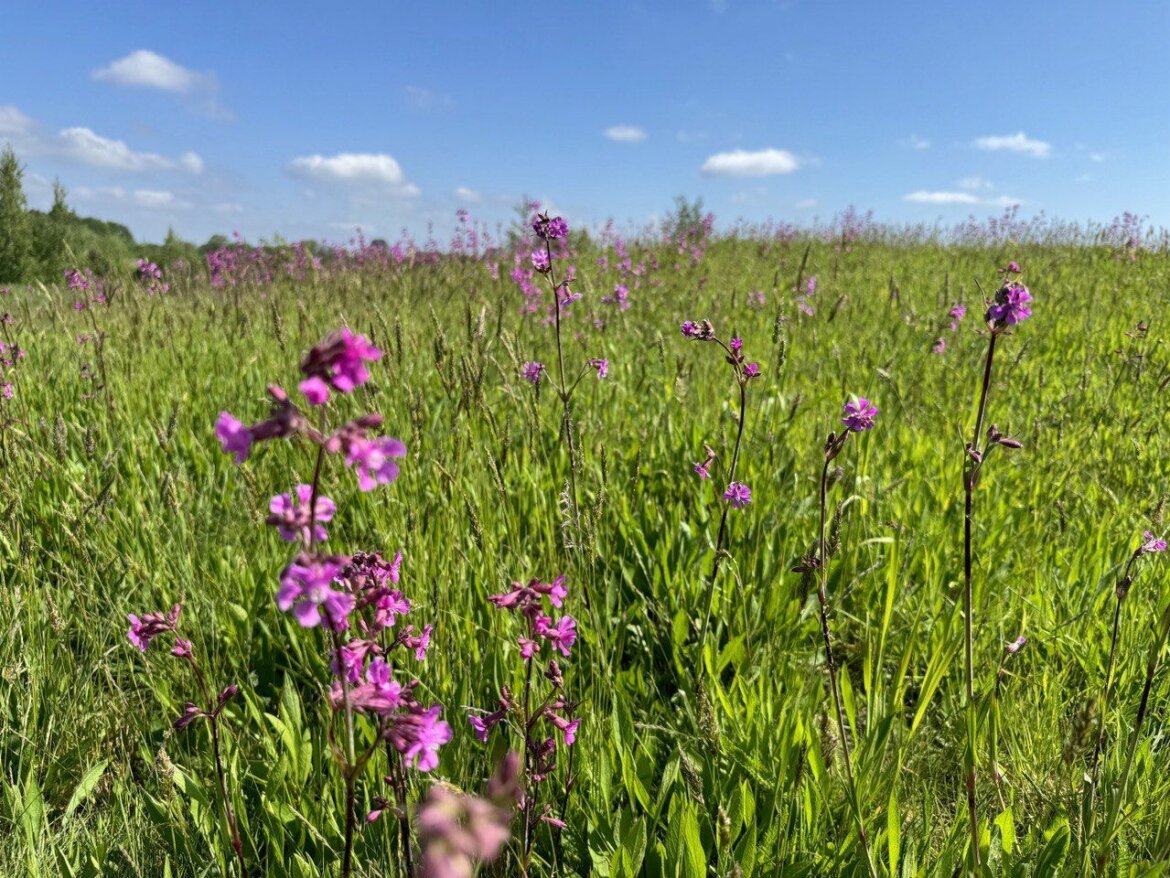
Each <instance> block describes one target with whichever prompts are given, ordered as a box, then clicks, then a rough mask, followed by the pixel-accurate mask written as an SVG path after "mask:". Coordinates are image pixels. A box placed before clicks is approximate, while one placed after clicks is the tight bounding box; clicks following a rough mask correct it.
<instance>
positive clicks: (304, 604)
mask: <svg viewBox="0 0 1170 878" xmlns="http://www.w3.org/2000/svg"><path fill="white" fill-rule="evenodd" d="M341 568H342V564H341V563H340V562H339V561H338V560H336V559H332V558H329V559H325V560H323V561H318V560H313V559H305V560H301V559H298V560H297V561H293V562H292V563H291V564H289V565H288V566H287V567H286V568H285V569H284V573H282V574H281V577H280V588H279V589H278V590H277V592H276V605H277V607H279V608H280V610H281V611H282V612H285V613H287V612H289V611H290V610H291V611H292V614H293V616H295V617H296V620H297V622H299V623H300V624H301V625H302V627H305V628H315V627H316V626H318V625H320V624H321V617H322V613H323V614H324V617H325V623H326V624H327V625H328V626H329V627H330V628H332V629H333V630H334V631H342V630H344V629H345V628H347V627H349V619H348V618H347V617H348V616H349V614H350V613H351V612H352V611H353V608H354V603H355V601H354V597H353V595H351V594H347V593H345V592H343V591H337V590H335V589H334V588H333V585H334V583H335V582H336V580H337V575H338V574H339V573H340V572H341Z"/></svg>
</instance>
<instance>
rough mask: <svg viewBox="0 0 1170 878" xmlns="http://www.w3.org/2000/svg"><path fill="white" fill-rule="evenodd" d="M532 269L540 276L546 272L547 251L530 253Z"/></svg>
mask: <svg viewBox="0 0 1170 878" xmlns="http://www.w3.org/2000/svg"><path fill="white" fill-rule="evenodd" d="M532 267H533V268H534V269H535V270H536V271H539V272H540V273H541V274H544V273H545V272H546V271H548V270H549V268H550V265H549V260H548V251H546V250H533V251H532Z"/></svg>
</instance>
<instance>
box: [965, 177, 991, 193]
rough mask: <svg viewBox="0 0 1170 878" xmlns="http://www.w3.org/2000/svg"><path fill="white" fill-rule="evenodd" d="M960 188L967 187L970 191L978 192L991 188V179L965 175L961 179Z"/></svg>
mask: <svg viewBox="0 0 1170 878" xmlns="http://www.w3.org/2000/svg"><path fill="white" fill-rule="evenodd" d="M958 186H959V188H960V189H966V190H967V191H968V192H976V191H978V190H980V189H990V188H991V181H990V180H987V179H985V178H983V177H980V176H978V175H976V176H973V177H964V178H963V179H962V180H960V181H959V183H958Z"/></svg>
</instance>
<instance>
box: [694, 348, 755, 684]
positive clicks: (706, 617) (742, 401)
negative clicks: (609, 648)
mask: <svg viewBox="0 0 1170 878" xmlns="http://www.w3.org/2000/svg"><path fill="white" fill-rule="evenodd" d="M724 350H728V349H727V348H724ZM730 353H731V351H730V350H728V354H730ZM736 377H737V378H738V380H739V425H738V427H737V428H736V432H735V446H734V447H733V448H732V451H731V466H730V467H729V468H728V472H727V482H728V484H730V483H731V482H734V481H735V470H736V467H737V466H738V465H739V448H740V445H741V444H742V443H743V426H744V422H745V421H746V420H747V382H746V381H745V380H744V379H743V376H742V375H740V374H739V372H738V369H737V371H736ZM730 508H731V505H730V504H729V503H724V504H723V511H722V513H721V514H720V516H719V533H718V534H717V535H716V537H715V557H714V558H712V559H711V575H710V576H709V577H708V578H707V610H706V612H705V613H704V614H703V630H702V632H701V633H700V634H699V662H700V666H701V665H702V661H703V658H702V655H703V645H704V644H705V643H706V642H707V628H708V626H709V625H710V623H711V609H712V607H713V606H714V605H715V579H716V577H718V575H719V562H720V561H721V560H722V559H723V543H724V540H725V539H726V538H727V514H728V512H729V511H730Z"/></svg>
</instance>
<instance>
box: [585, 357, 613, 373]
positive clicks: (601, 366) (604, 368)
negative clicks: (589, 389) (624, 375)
mask: <svg viewBox="0 0 1170 878" xmlns="http://www.w3.org/2000/svg"><path fill="white" fill-rule="evenodd" d="M589 365H590V367H591V368H594V369H596V370H597V377H598V378H604V377H606V376H607V375H609V360H598V359H593V360H590V361H589Z"/></svg>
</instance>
